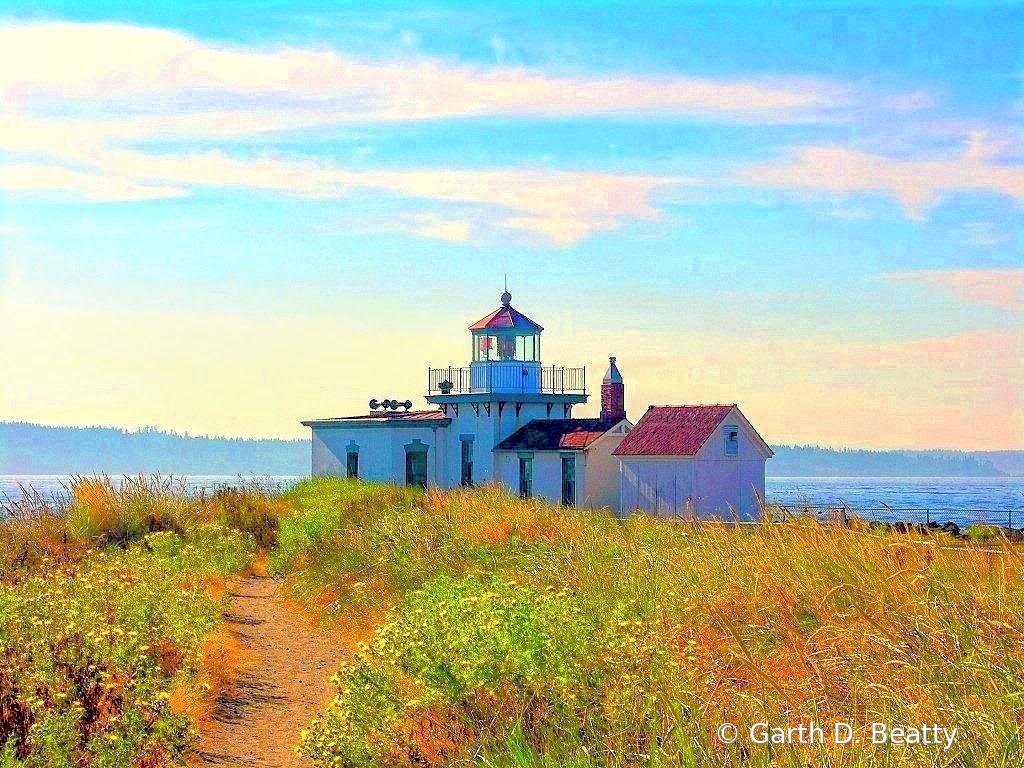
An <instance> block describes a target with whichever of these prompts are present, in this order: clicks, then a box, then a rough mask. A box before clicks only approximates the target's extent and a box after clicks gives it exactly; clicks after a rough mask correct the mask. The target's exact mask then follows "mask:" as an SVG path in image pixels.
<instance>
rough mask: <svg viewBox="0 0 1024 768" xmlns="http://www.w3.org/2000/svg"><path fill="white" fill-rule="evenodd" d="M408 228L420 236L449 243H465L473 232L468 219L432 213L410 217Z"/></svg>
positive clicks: (471, 224)
mask: <svg viewBox="0 0 1024 768" xmlns="http://www.w3.org/2000/svg"><path fill="white" fill-rule="evenodd" d="M410 224H411V226H410V227H409V229H411V230H412V232H413V233H415V234H417V235H419V236H420V237H426V238H430V239H432V240H444V241H445V242H449V243H465V242H468V241H469V238H470V236H471V235H472V232H473V222H472V221H471V220H470V219H450V218H446V217H444V216H438V215H436V214H432V213H418V214H415V215H413V216H412V217H411V222H410Z"/></svg>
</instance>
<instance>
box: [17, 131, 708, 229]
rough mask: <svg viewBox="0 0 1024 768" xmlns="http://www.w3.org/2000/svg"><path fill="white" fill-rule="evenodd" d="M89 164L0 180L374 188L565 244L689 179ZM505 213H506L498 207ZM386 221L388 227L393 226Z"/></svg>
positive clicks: (324, 192) (106, 191) (257, 161)
mask: <svg viewBox="0 0 1024 768" xmlns="http://www.w3.org/2000/svg"><path fill="white" fill-rule="evenodd" d="M92 162H93V164H94V169H93V170H92V171H89V172H80V171H72V170H68V169H61V168H45V169H42V170H43V171H44V172H40V167H39V166H32V165H25V166H13V165H12V166H0V189H10V190H18V191H30V190H50V191H55V192H60V193H62V194H67V195H72V196H74V197H77V198H81V199H85V200H96V201H110V200H144V199H151V198H155V197H171V196H180V195H185V194H189V192H190V190H192V189H195V188H198V187H220V188H232V187H233V188H245V189H256V190H262V191H266V192H274V193H279V194H286V195H293V196H296V197H304V198H313V199H336V198H343V197H348V196H350V195H352V194H354V193H356V192H359V191H366V190H370V191H374V192H378V193H383V194H386V195H390V196H393V197H397V198H401V199H408V200H418V201H430V202H439V203H449V204H456V205H459V206H467V205H469V206H483V207H485V208H487V209H488V210H489V211H491V216H489V217H488V216H481V217H477V218H476V219H475V221H479V222H481V223H483V222H485V221H486V220H488V219H489V218H494V217H495V216H497V218H499V219H501V221H500V228H503V229H506V230H514V231H519V232H527V233H531V234H540V235H542V236H543V237H544V238H545V239H546V240H548V241H549V242H552V243H554V244H557V245H561V246H566V245H571V244H573V243H575V242H578V241H579V240H581V239H584V238H586V237H588V236H590V235H591V234H593V233H595V232H601V231H607V230H611V229H616V228H618V227H621V226H624V225H625V224H627V223H629V222H631V221H637V220H648V221H651V220H658V219H660V218H662V216H663V214H662V213H661V211H660V210H659V208H658V207H657V205H656V196H657V193H658V190H659V189H663V188H669V187H672V186H677V185H685V184H695V183H697V182H696V181H694V180H692V179H685V178H676V177H667V176H643V175H630V174H614V173H599V172H591V171H558V170H550V169H517V168H511V169H507V168H506V169H490V170H445V169H414V170H398V171H352V170H349V169H346V168H342V167H338V166H334V165H331V164H327V163H321V162H315V161H311V160H308V159H296V158H279V157H258V158H245V159H240V158H235V157H232V156H229V155H227V154H225V153H223V152H204V153H192V154H187V155H152V154H147V153H144V152H131V151H115V150H111V151H106V152H103V153H100V154H97V155H96V156H95V157H94V158H93V161H92ZM502 212H504V215H502ZM469 227H470V224H468V223H467V222H463V223H458V222H454V221H453V220H451V219H445V218H444V217H440V218H429V217H428V218H420V219H413V220H412V221H411V222H410V226H409V227H408V230H407V231H409V232H410V233H412V234H417V235H419V236H425V237H432V238H437V237H442V239H449V240H450V239H454V238H457V237H461V236H462V235H465V236H466V237H467V238H468V236H469ZM393 228H394V224H393V223H392V224H389V225H388V229H393Z"/></svg>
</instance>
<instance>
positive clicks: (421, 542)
mask: <svg viewBox="0 0 1024 768" xmlns="http://www.w3.org/2000/svg"><path fill="white" fill-rule="evenodd" d="M362 494H365V496H362ZM360 497H362V498H363V499H364V502H362V503H361V502H359V501H358V499H359V498H360ZM291 500H292V502H293V503H294V504H296V506H297V508H298V511H297V512H296V513H295V514H293V515H292V516H290V517H289V518H286V519H285V520H284V521H283V522H282V541H285V540H288V541H290V542H291V546H292V549H291V550H290V554H289V556H288V558H287V560H286V562H285V561H280V562H279V563H278V564H279V567H281V569H282V570H281V572H283V573H287V574H289V576H288V578H290V579H292V580H293V584H294V585H295V586H296V588H297V594H298V596H299V597H300V598H301V597H306V598H314V597H316V596H317V595H323V594H325V593H326V594H328V595H330V596H331V597H332V600H331V601H330V603H329V605H328V606H327V607H326V610H327V611H328V612H334V613H335V614H336V615H340V616H342V617H345V616H347V615H349V612H354V613H355V614H356V615H366V614H368V613H370V612H372V611H373V610H374V609H375V608H378V607H380V606H382V605H383V606H386V612H385V615H386V616H387V618H386V620H384V622H383V623H382V624H381V625H380V626H379V627H378V629H377V632H376V633H375V635H374V637H373V639H372V640H370V641H368V643H367V644H365V645H363V646H361V647H360V649H359V650H357V652H356V653H355V654H353V656H352V659H351V660H350V662H349V663H348V665H347V666H346V667H345V668H344V669H343V670H342V671H341V673H340V674H339V676H338V677H337V678H336V679H337V684H338V697H337V699H336V700H335V701H334V702H333V703H332V705H331V707H330V708H329V709H328V710H327V711H326V712H325V714H324V716H323V717H322V718H320V719H319V720H318V721H317V722H316V723H315V724H314V725H313V726H312V728H311V730H310V731H309V733H308V734H307V736H306V740H305V749H306V752H307V754H308V755H310V756H311V757H313V758H314V759H316V760H317V761H319V762H320V763H321V764H324V765H329V764H332V761H334V760H342V761H343V762H344V763H345V764H346V765H348V764H351V765H383V764H392V763H394V762H398V763H403V762H404V763H407V764H413V763H415V764H424V763H426V764H448V763H455V762H459V761H464V760H470V761H477V762H480V761H483V762H486V763H489V764H493V765H513V764H514V765H522V764H537V765H541V764H549V763H551V762H552V761H553V762H554V763H558V764H569V763H574V764H579V765H680V764H683V765H832V766H861V765H878V766H885V765H919V766H930V765H932V764H942V765H951V764H957V765H979V766H981V765H1018V764H1020V757H1019V754H1020V749H1019V747H1020V729H1021V727H1022V725H1024V703H1022V698H1021V695H1020V692H1021V691H1022V690H1024V642H1022V641H1024V581H1022V575H1024V569H1022V559H1021V551H1020V550H1019V549H1018V548H1016V547H1015V546H1013V545H1011V544H1009V542H1005V541H1002V542H997V544H998V546H993V544H992V543H991V542H990V543H989V544H988V545H987V546H986V547H982V546H979V545H977V544H975V543H972V542H969V541H963V540H959V539H954V538H952V537H949V536H946V535H943V534H936V535H931V536H926V537H922V536H920V535H918V534H900V533H893V532H883V531H873V532H872V531H869V530H867V528H866V527H858V525H857V524H856V522H854V524H853V525H850V526H847V525H841V524H838V523H837V524H823V523H819V522H817V521H814V520H811V519H797V520H794V521H792V522H790V523H788V524H785V525H768V524H766V525H753V526H738V525H734V524H729V523H721V522H700V521H695V522H686V523H681V522H668V521H665V520H656V519H652V518H648V517H633V518H630V519H629V520H626V521H619V520H617V519H615V518H614V517H612V516H610V515H606V514H603V513H600V512H584V511H579V510H571V509H564V508H560V507H554V506H550V505H546V504H543V503H537V502H528V501H523V500H520V499H514V498H511V497H509V496H508V495H506V494H505V493H503V492H502V491H500V490H498V489H493V488H484V489H472V490H459V491H452V492H428V493H426V494H410V493H409V492H407V491H404V490H402V489H386V488H372V487H370V488H368V487H365V486H364V487H359V486H358V485H357V484H352V483H345V482H329V481H318V483H316V484H311V485H305V486H300V488H299V489H297V490H296V492H295V493H294V494H293V496H292V497H291ZM338 501H340V502H342V503H340V504H338V503H337V502H338ZM307 519H309V520H314V519H315V521H316V523H315V527H316V529H317V533H316V535H315V536H309V537H306V538H303V536H297V535H295V531H298V530H301V529H303V527H304V526H305V525H306V520H307ZM300 541H301V542H305V543H306V544H309V546H304V545H302V544H300ZM997 550H998V551H997ZM316 605H317V606H318V607H319V608H320V609H325V607H324V604H323V603H322V602H320V603H316ZM342 624H344V619H343V620H342ZM811 720H814V721H815V722H818V723H824V724H826V725H828V726H829V727H830V726H831V723H833V722H835V721H844V722H850V723H853V724H855V726H857V727H858V728H859V729H860V730H859V731H858V733H857V737H858V738H862V740H864V741H869V740H870V734H869V733H868V731H866V730H864V729H866V728H869V727H870V725H869V724H870V723H872V722H885V723H888V724H890V725H898V726H903V725H921V724H924V723H929V724H931V723H937V724H940V725H943V726H946V727H948V728H950V729H952V728H953V727H957V728H958V729H959V730H958V739H957V741H956V743H955V745H954V748H953V749H952V750H951V751H950V752H944V751H942V750H941V749H939V748H936V747H934V746H931V745H929V746H925V745H909V746H899V747H897V746H891V745H871V744H868V743H864V744H862V745H860V746H859V747H857V748H851V747H847V748H837V747H834V746H824V747H822V746H774V747H769V746H764V745H758V744H755V743H753V742H752V741H751V740H750V738H749V737H747V736H746V735H745V734H742V735H741V738H740V739H739V741H738V742H737V743H736V744H733V745H724V744H722V743H720V742H719V741H718V740H717V738H716V737H715V729H716V728H717V726H718V725H719V724H720V723H722V722H726V721H728V722H732V723H736V724H738V725H740V726H743V725H744V724H746V725H747V726H749V724H752V723H755V722H768V723H772V724H774V725H781V726H788V725H790V724H793V725H796V724H798V723H800V722H805V723H806V722H809V721H811ZM545 761H548V762H545Z"/></svg>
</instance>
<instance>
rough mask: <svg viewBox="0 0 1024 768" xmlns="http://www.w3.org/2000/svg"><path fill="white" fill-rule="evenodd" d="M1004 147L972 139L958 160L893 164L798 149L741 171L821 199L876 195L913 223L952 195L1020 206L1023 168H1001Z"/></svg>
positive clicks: (843, 152)
mask: <svg viewBox="0 0 1024 768" xmlns="http://www.w3.org/2000/svg"><path fill="white" fill-rule="evenodd" d="M1002 150H1003V146H1002V145H1001V144H999V143H990V142H989V141H988V140H987V139H986V137H985V136H984V135H975V136H973V137H972V138H971V140H970V142H969V143H968V146H967V147H966V148H965V149H964V150H963V151H962V152H961V153H959V154H957V155H952V156H942V157H928V158H916V157H912V158H893V157H886V156H883V155H879V154H873V153H869V152H861V151H857V150H853V149H848V148H846V147H841V146H836V145H821V146H810V147H802V148H800V149H797V150H795V151H793V152H792V153H790V154H789V156H787V157H785V158H783V159H781V160H778V161H776V162H770V163H765V164H761V165H756V166H752V167H748V168H746V169H743V170H742V171H741V172H740V174H739V178H740V180H741V181H742V182H744V183H747V184H753V185H756V186H765V187H777V188H780V189H792V190H800V191H808V192H819V193H823V194H829V195H836V196H848V195H853V194H860V193H877V194H882V195H886V196H888V197H891V198H892V199H894V200H896V201H897V202H898V203H899V204H900V205H901V206H902V207H903V209H904V210H905V211H906V213H907V215H908V216H910V217H912V218H922V217H923V216H924V215H925V213H926V212H927V211H928V210H929V209H930V208H931V207H933V206H934V205H936V204H937V203H938V202H939V201H941V200H942V199H943V198H944V197H945V196H946V195H949V194H951V193H954V192H990V193H996V194H1001V195H1006V196H1008V197H1011V198H1013V199H1015V200H1017V201H1019V202H1024V165H1014V164H1010V163H1004V162H1001V161H1000V160H999V159H998V158H999V154H1000V152H1001V151H1002Z"/></svg>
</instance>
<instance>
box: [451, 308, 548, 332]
mask: <svg viewBox="0 0 1024 768" xmlns="http://www.w3.org/2000/svg"><path fill="white" fill-rule="evenodd" d="M509 328H514V329H516V330H524V331H543V330H544V328H543V327H542V326H540V325H538V324H537V323H535V322H533V320H531V319H530V318H528V317H527V316H526V315H524V314H523V313H522V312H520V311H519V310H518V309H516V308H515V307H512V306H510V305H508V304H506V305H503V306H502V307H501V308H499V309H496V310H494V311H493V312H491V314H489V315H487V317H482V318H480V319H479V320H477V321H476V322H475V323H473V324H472V325H471V326H469V330H471V331H486V330H492V329H499V330H500V329H506V330H507V329H509Z"/></svg>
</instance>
